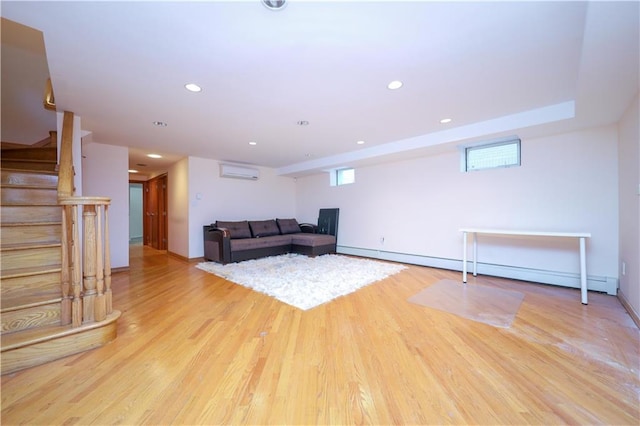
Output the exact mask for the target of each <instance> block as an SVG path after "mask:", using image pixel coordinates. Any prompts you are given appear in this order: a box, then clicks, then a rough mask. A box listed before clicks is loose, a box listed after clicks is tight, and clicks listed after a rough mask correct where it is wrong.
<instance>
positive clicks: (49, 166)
mask: <svg viewBox="0 0 640 426" xmlns="http://www.w3.org/2000/svg"><path fill="white" fill-rule="evenodd" d="M1 164H2V168H7V169H19V170H41V171H45V172H54V171H55V170H56V163H55V162H35V161H27V160H25V161H21V160H11V159H4V158H3V159H2V163H1Z"/></svg>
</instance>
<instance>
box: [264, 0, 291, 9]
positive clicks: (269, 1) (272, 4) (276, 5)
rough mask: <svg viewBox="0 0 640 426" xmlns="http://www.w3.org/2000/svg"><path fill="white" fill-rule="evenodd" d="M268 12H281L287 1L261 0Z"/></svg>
mask: <svg viewBox="0 0 640 426" xmlns="http://www.w3.org/2000/svg"><path fill="white" fill-rule="evenodd" d="M262 4H264V5H265V6H266V7H267V9H269V10H282V9H284V7H285V6H286V5H287V0H262Z"/></svg>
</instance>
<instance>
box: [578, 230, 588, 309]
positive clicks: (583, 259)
mask: <svg viewBox="0 0 640 426" xmlns="http://www.w3.org/2000/svg"><path fill="white" fill-rule="evenodd" d="M586 251H587V250H586V246H585V239H584V238H580V292H581V296H582V304H583V305H586V304H587V303H589V302H588V300H587V254H586Z"/></svg>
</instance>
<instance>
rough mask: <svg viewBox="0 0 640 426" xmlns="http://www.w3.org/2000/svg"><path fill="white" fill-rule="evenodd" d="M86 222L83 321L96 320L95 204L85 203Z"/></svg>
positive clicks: (84, 217)
mask: <svg viewBox="0 0 640 426" xmlns="http://www.w3.org/2000/svg"><path fill="white" fill-rule="evenodd" d="M82 219H83V223H84V233H83V235H84V240H83V243H82V244H83V252H84V253H83V254H84V262H83V264H82V266H83V279H82V283H83V286H84V295H83V297H82V306H83V317H82V322H83V323H86V322H93V321H95V309H94V308H95V299H96V295H97V291H96V255H97V253H96V249H97V247H96V208H95V206H93V205H85V206H84V212H83V213H82Z"/></svg>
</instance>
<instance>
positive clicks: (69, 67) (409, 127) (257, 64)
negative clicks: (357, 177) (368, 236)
mask: <svg viewBox="0 0 640 426" xmlns="http://www.w3.org/2000/svg"><path fill="white" fill-rule="evenodd" d="M2 16H3V17H5V18H7V19H10V20H12V21H16V22H19V23H22V24H24V25H27V26H29V27H32V28H35V29H37V30H39V31H42V33H43V35H44V42H45V46H46V54H47V61H48V67H49V72H50V74H51V78H52V81H53V86H54V91H55V97H56V104H57V107H58V109H59V110H69V111H73V112H74V113H76V114H77V115H80V116H81V117H82V127H83V129H84V130H86V131H89V132H91V140H92V141H93V142H99V143H105V144H111V145H121V146H127V147H131V148H132V150H131V151H130V155H131V161H132V162H133V164H135V163H136V162H141V161H143V162H144V163H147V164H148V166H147V167H149V168H153V167H154V166H153V164H152V160H150V159H141V158H140V157H139V155H141V154H144V153H147V152H151V151H153V152H158V153H161V154H165V155H166V156H168V159H169V160H170V161H174V160H175V159H178V158H181V157H184V156H188V155H190V156H196V157H203V158H214V159H218V160H223V161H233V162H241V163H248V164H254V165H259V166H267V167H273V168H277V169H278V172H279V173H282V174H288V175H293V176H295V175H303V174H306V173H312V172H315V171H317V170H322V169H327V168H331V167H338V166H353V165H358V164H362V163H368V162H372V161H383V160H385V159H386V158H400V157H402V156H407V155H410V156H415V155H423V154H424V155H426V154H429V153H430V152H436V151H438V150H439V149H440V150H441V149H450V148H451V147H454V146H455V145H459V144H461V143H466V142H469V141H473V140H477V139H483V138H494V137H498V136H503V135H506V134H515V133H517V134H518V135H519V136H521V137H523V138H525V137H530V136H539V135H544V134H546V133H548V132H562V131H569V130H574V129H578V128H583V127H587V126H593V125H601V124H609V123H613V122H616V121H617V120H618V119H619V117H620V115H621V114H622V112H623V111H624V110H625V109H626V107H627V106H628V105H629V103H630V102H631V100H632V99H633V97H634V96H635V94H636V93H637V92H638V77H639V76H638V72H639V71H638V63H639V62H640V59H639V51H640V49H639V33H638V31H639V30H638V21H639V3H638V2H595V3H592V2H552V1H548V2H487V3H485V2H427V1H410V2H400V1H375V2H364V1H317V2H312V1H304V0H298V1H295V0H291V1H290V2H289V4H288V5H287V7H286V8H284V9H283V10H281V11H277V12H273V11H270V10H268V9H267V8H265V7H264V6H263V5H262V4H260V2H259V0H251V1H234V2H221V1H209V2H206V1H205V2H57V1H46V2H10V1H3V2H2ZM3 50H4V45H3ZM13 66H17V67H18V68H25V67H26V66H27V65H26V64H22V63H18V64H7V63H5V61H4V60H3V63H2V67H3V74H4V68H5V67H13ZM396 79H397V80H401V81H403V82H404V86H403V87H402V88H401V89H399V90H396V91H391V90H389V89H387V87H386V86H387V83H389V82H390V81H391V80H396ZM190 82H195V83H197V84H199V85H200V86H202V87H203V91H202V92H201V93H190V92H188V91H187V90H185V89H184V84H186V83H190ZM40 104H41V99H40ZM4 110H5V101H4V90H3V112H4ZM442 118H452V120H453V121H452V122H451V123H449V124H447V125H443V124H440V123H439V120H440V119H442ZM300 120H306V121H308V122H309V125H308V126H299V125H297V122H298V121H300ZM154 121H162V122H166V123H167V127H157V126H154V125H153V124H152V123H153V122H154ZM11 124H12V123H5V118H4V114H3V122H2V127H3V140H4V134H5V131H4V128H5V126H10V125H11ZM45 136H46V135H45ZM43 137H44V136H43ZM40 139H42V138H40ZM38 140H39V139H38ZM358 140H364V141H365V144H363V145H356V141H358ZM250 141H255V142H257V145H255V146H250V145H249V142H250ZM389 156H391V157H389ZM163 167H166V166H165V165H163Z"/></svg>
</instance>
